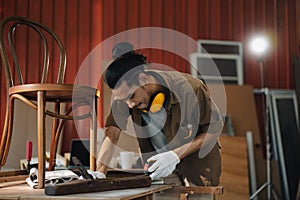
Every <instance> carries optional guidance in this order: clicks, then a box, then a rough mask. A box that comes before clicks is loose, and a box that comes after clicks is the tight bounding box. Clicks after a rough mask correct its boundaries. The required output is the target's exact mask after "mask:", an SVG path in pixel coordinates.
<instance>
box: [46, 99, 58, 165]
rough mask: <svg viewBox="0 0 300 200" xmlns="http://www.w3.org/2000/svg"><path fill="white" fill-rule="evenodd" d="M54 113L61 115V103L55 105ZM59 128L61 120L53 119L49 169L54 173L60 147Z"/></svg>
mask: <svg viewBox="0 0 300 200" xmlns="http://www.w3.org/2000/svg"><path fill="white" fill-rule="evenodd" d="M54 112H55V113H57V114H59V113H60V103H59V102H56V103H55V108H54ZM58 126H59V119H58V118H53V124H52V134H51V145H50V158H49V168H48V170H49V171H53V170H54V168H55V164H56V151H57V145H58V143H57V142H56V134H59V133H57V132H58V131H57V130H58Z"/></svg>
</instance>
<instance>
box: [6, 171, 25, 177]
mask: <svg viewBox="0 0 300 200" xmlns="http://www.w3.org/2000/svg"><path fill="white" fill-rule="evenodd" d="M26 174H28V172H27V170H15V171H1V172H0V177H7V176H17V175H26Z"/></svg>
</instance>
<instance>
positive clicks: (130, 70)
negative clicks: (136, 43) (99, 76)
mask: <svg viewBox="0 0 300 200" xmlns="http://www.w3.org/2000/svg"><path fill="white" fill-rule="evenodd" d="M116 46H117V45H116ZM115 48H116V47H115ZM115 48H114V49H115ZM123 53H124V52H123ZM146 63H147V58H146V56H144V55H142V54H139V53H137V52H135V51H134V50H132V51H129V52H126V53H125V54H122V55H119V54H118V55H117V58H116V59H115V60H114V61H113V62H112V63H111V64H110V65H109V66H108V67H107V69H106V71H105V74H104V77H105V78H104V80H105V82H106V84H107V85H108V86H109V87H110V88H111V89H114V88H115V87H118V86H119V84H121V82H122V81H123V80H126V81H127V84H128V85H129V86H131V85H133V84H137V83H138V78H137V76H138V74H139V73H141V72H143V71H144V69H145V66H144V65H145V64H146Z"/></svg>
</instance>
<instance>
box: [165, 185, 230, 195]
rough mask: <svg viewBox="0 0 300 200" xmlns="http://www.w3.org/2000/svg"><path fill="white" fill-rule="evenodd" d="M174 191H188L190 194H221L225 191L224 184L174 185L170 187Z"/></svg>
mask: <svg viewBox="0 0 300 200" xmlns="http://www.w3.org/2000/svg"><path fill="white" fill-rule="evenodd" d="M170 190H172V191H174V192H179V193H188V194H213V195H220V194H223V193H224V187H223V186H216V187H208V186H191V187H186V186H174V187H173V188H172V189H170Z"/></svg>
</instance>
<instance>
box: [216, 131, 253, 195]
mask: <svg viewBox="0 0 300 200" xmlns="http://www.w3.org/2000/svg"><path fill="white" fill-rule="evenodd" d="M220 142H221V144H222V174H221V180H220V185H221V186H223V187H224V194H223V195H221V196H219V197H218V199H222V200H227V199H228V200H232V199H239V200H243V199H245V200H246V199H249V178H248V158H247V142H246V138H245V137H243V136H221V137H220Z"/></svg>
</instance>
